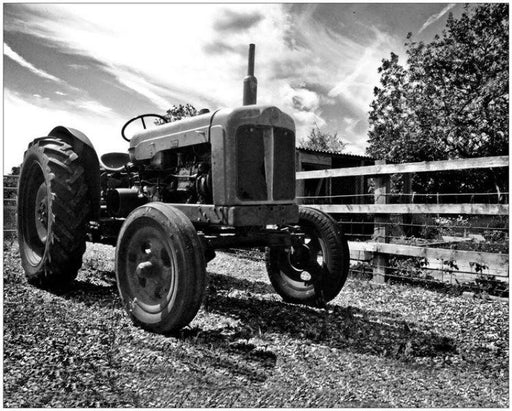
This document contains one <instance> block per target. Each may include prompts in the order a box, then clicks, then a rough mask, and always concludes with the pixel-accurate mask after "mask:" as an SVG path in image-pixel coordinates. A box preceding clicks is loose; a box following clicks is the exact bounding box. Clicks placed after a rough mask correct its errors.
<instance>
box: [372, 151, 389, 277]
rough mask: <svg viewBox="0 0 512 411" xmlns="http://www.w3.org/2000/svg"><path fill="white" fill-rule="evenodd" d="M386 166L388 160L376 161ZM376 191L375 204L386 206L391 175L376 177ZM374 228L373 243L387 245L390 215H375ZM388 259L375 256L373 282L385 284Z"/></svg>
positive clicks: (382, 255) (376, 254)
mask: <svg viewBox="0 0 512 411" xmlns="http://www.w3.org/2000/svg"><path fill="white" fill-rule="evenodd" d="M381 164H386V160H376V161H375V165H381ZM374 182H375V191H374V203H375V204H386V203H387V202H388V194H389V175H379V176H376V177H374ZM373 218H374V220H373V221H374V228H373V241H375V242H376V243H387V242H388V241H389V238H388V232H389V222H390V218H389V215H388V214H375V215H374V217H373ZM387 265H388V258H387V256H386V254H379V253H374V255H373V281H375V282H377V283H380V284H383V283H384V282H385V279H386V267H387Z"/></svg>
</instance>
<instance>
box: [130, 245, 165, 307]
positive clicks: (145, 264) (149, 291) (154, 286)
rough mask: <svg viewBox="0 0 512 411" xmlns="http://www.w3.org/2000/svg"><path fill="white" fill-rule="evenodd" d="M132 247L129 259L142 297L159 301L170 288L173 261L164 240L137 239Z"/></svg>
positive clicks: (153, 301)
mask: <svg viewBox="0 0 512 411" xmlns="http://www.w3.org/2000/svg"><path fill="white" fill-rule="evenodd" d="M132 247H133V248H132V252H131V253H130V254H129V257H128V259H129V261H131V263H132V267H133V268H132V269H133V270H134V272H135V278H134V279H135V282H136V284H137V287H138V288H139V290H140V293H141V297H142V298H143V299H144V300H147V301H148V302H150V301H151V302H152V303H155V302H158V301H159V300H160V299H161V298H162V297H163V296H164V295H165V293H166V292H167V291H168V290H169V281H170V276H171V263H170V258H169V255H168V252H167V250H166V248H165V246H164V245H163V244H162V242H161V241H159V240H158V239H155V238H152V239H151V241H149V240H147V238H146V240H145V241H142V242H138V241H136V242H135V243H134V244H132ZM135 251H136V252H135Z"/></svg>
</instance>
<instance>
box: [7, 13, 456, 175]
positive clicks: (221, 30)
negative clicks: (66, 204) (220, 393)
mask: <svg viewBox="0 0 512 411" xmlns="http://www.w3.org/2000/svg"><path fill="white" fill-rule="evenodd" d="M462 7H463V5H462V4H459V3H450V4H449V3H423V4H419V3H412V4H406V3H395V4H386V3H372V4H365V3H354V4H350V3H344V4H335V3H326V4H307V3H301V4H291V3H285V4H126V3H124V4H123V3H120V4H101V3H100V4H44V3H38V4H4V10H3V23H4V30H3V51H4V58H3V86H4V89H3V91H4V93H3V105H4V107H3V108H4V110H3V115H4V117H3V132H4V133H3V138H4V145H3V149H4V173H5V172H9V171H10V169H11V167H12V166H15V165H19V164H20V163H21V161H22V159H23V152H24V151H25V150H26V147H27V145H28V143H29V142H30V141H31V140H33V139H34V138H36V137H41V136H44V135H47V133H48V132H49V131H50V130H51V129H52V128H53V127H55V126H57V125H64V126H69V127H73V128H76V129H79V130H81V131H82V132H84V133H85V134H86V135H87V136H88V137H89V138H90V140H91V141H92V143H93V145H94V146H95V149H96V151H97V152H98V153H99V154H102V153H105V152H109V151H121V152H126V151H127V149H128V143H126V142H125V141H124V140H123V139H122V138H121V135H120V130H121V127H122V126H123V124H124V123H125V122H126V121H127V120H129V119H130V118H132V117H135V116H137V115H139V114H142V113H162V114H163V113H165V111H166V110H167V109H168V108H169V107H171V106H172V105H173V104H176V105H177V104H184V103H190V104H192V105H194V106H195V107H196V108H197V109H201V108H209V109H210V110H212V111H213V110H215V109H217V108H221V107H233V106H239V105H241V104H242V80H243V77H244V76H245V74H246V70H247V52H248V44H249V43H255V44H256V63H255V75H256V77H257V79H258V104H272V105H275V106H277V107H279V108H281V109H282V110H283V111H285V112H287V113H289V114H291V115H292V116H293V118H294V120H295V123H296V128H297V133H296V135H297V142H298V143H300V142H301V141H302V139H304V138H305V136H306V135H307V134H308V133H309V132H310V130H311V129H312V128H313V127H314V126H315V125H317V126H318V127H320V129H321V130H322V131H324V132H329V133H334V132H336V133H338V136H340V137H341V138H342V140H343V141H344V142H346V143H347V147H346V151H347V152H350V153H354V154H364V151H365V148H366V144H367V132H368V112H369V110H370V103H371V101H372V97H373V89H374V87H375V86H378V84H379V75H378V72H377V68H378V67H379V66H380V64H381V61H382V59H383V58H388V57H389V55H390V53H391V52H392V51H393V52H394V53H396V54H398V55H399V56H400V60H401V62H403V63H404V62H405V57H404V55H405V54H404V50H405V49H404V42H405V38H406V35H407V33H408V32H411V33H412V34H413V38H414V39H415V40H423V41H431V40H432V38H433V37H434V35H435V34H439V33H441V31H442V29H443V28H444V26H445V24H446V19H447V17H448V14H449V12H452V13H453V14H454V16H455V17H458V16H459V15H460V14H461V12H462Z"/></svg>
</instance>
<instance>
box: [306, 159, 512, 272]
mask: <svg viewBox="0 0 512 411" xmlns="http://www.w3.org/2000/svg"><path fill="white" fill-rule="evenodd" d="M508 165H509V158H508V156H496V157H483V158H472V159H462V160H449V161H432V162H417V163H404V164H385V163H384V162H380V163H379V162H377V164H376V165H374V166H364V167H351V168H338V169H326V170H315V171H301V172H298V173H297V179H298V180H306V179H323V178H342V177H351V176H371V177H372V178H373V182H374V192H373V204H308V206H310V207H314V208H318V209H320V210H322V211H325V212H327V213H331V214H371V215H373V227H374V229H373V236H372V239H371V240H370V241H364V242H363V241H350V242H349V246H350V250H351V258H353V259H356V260H363V261H370V262H371V265H372V269H373V279H374V280H375V281H377V282H384V280H385V277H386V274H387V272H388V269H389V268H391V267H389V262H388V258H389V256H390V255H393V256H405V257H416V258H423V259H426V260H431V261H432V260H438V261H439V263H440V264H438V265H440V266H442V265H443V264H447V263H450V262H451V263H452V264H451V265H450V269H449V271H450V272H457V271H458V272H461V273H464V274H473V276H474V274H476V273H484V272H487V273H492V275H494V276H496V277H501V279H504V280H506V281H508V264H509V258H508V253H507V254H504V253H502V254H500V253H489V252H476V251H462V250H454V249H448V248H437V247H435V248H434V247H428V246H414V245H407V244H398V243H390V241H389V240H390V238H389V232H388V231H389V227H390V226H391V224H392V223H391V216H392V215H396V214H402V215H404V214H406V215H412V214H435V215H478V216H483V215H492V216H508V215H509V205H508V204H486V203H461V204H459V203H457V204H427V203H425V204H412V203H401V204H389V203H388V198H389V194H390V193H389V190H390V177H391V175H392V174H411V173H425V172H439V171H458V170H469V169H485V168H500V167H508ZM506 194H508V193H506ZM440 268H441V267H440ZM455 268H457V269H455Z"/></svg>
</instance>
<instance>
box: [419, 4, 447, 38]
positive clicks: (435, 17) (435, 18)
mask: <svg viewBox="0 0 512 411" xmlns="http://www.w3.org/2000/svg"><path fill="white" fill-rule="evenodd" d="M454 7H455V4H454V3H451V4H448V5H447V6H446V7H445V8H443V9H442V10H441V11H440V12H439V13H437V14H433V15H432V16H430V17H429V18H428V19H427V21H426V22H425V23H423V26H421V28H420V29H419V31H418V34H419V33H421V32H422V31H423V30H425V29H426V28H427V27H428V26H430V25H432V24H434V23H435V22H436V21H438V20H439V19H440V18H441V17H443V16H444V15H445V14H446V13H448V12H449V11H450V10H451V9H452V8H454Z"/></svg>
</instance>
